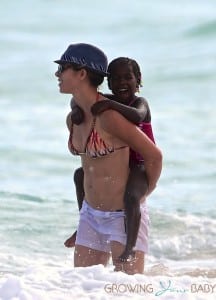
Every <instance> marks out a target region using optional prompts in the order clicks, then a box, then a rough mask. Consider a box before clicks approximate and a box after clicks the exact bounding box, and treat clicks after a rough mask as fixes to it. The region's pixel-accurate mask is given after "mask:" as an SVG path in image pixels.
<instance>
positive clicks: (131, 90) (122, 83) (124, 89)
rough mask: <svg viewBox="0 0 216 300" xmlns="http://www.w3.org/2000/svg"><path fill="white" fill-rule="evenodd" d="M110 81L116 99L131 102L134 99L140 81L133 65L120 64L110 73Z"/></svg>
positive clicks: (126, 102)
mask: <svg viewBox="0 0 216 300" xmlns="http://www.w3.org/2000/svg"><path fill="white" fill-rule="evenodd" d="M109 82H110V88H111V90H112V93H113V94H114V96H115V99H116V101H118V102H121V103H123V104H129V103H130V102H131V100H133V98H134V95H135V93H136V92H137V87H138V82H137V78H136V77H135V74H134V72H133V68H132V66H131V65H128V64H118V65H117V66H116V67H115V69H114V71H113V72H112V74H111V75H110V79H109Z"/></svg>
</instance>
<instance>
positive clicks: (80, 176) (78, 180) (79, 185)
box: [64, 168, 85, 248]
mask: <svg viewBox="0 0 216 300" xmlns="http://www.w3.org/2000/svg"><path fill="white" fill-rule="evenodd" d="M83 181H84V172H83V168H79V169H76V170H75V172H74V183H75V188H76V196H77V202H78V207H79V210H80V209H81V208H82V203H83V199H84V195H85V192H84V187H83ZM75 241H76V231H75V232H74V233H73V234H72V235H71V236H70V237H69V238H68V239H67V240H66V241H65V242H64V245H65V247H68V248H72V247H74V246H75Z"/></svg>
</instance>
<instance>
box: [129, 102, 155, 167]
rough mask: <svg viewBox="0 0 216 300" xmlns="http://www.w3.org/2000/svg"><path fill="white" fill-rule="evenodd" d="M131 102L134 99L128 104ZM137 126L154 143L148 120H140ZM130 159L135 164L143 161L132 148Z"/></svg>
mask: <svg viewBox="0 0 216 300" xmlns="http://www.w3.org/2000/svg"><path fill="white" fill-rule="evenodd" d="M133 102H134V101H132V102H131V103H130V104H129V106H131V105H132V104H133ZM138 127H139V128H140V129H141V130H142V132H144V133H145V134H146V135H147V137H148V138H149V139H150V140H151V141H152V142H153V143H154V144H155V139H154V134H153V130H152V126H151V123H150V122H140V123H139V124H138ZM130 161H132V162H134V163H135V164H143V163H144V160H143V157H142V156H141V155H140V154H139V153H137V152H135V151H133V150H132V149H130Z"/></svg>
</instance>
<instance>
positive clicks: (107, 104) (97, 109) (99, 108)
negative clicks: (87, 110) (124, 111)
mask: <svg viewBox="0 0 216 300" xmlns="http://www.w3.org/2000/svg"><path fill="white" fill-rule="evenodd" d="M108 109H111V101H110V100H103V101H99V102H96V103H95V104H93V105H92V107H91V112H92V114H93V116H96V115H99V114H101V113H102V112H104V111H105V110H108Z"/></svg>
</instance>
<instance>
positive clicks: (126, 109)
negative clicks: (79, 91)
mask: <svg viewBox="0 0 216 300" xmlns="http://www.w3.org/2000/svg"><path fill="white" fill-rule="evenodd" d="M108 109H113V110H116V111H117V112H119V113H120V114H121V115H123V116H124V117H125V118H126V119H127V120H128V121H130V122H132V123H134V124H138V123H140V122H141V121H144V120H145V118H146V116H147V114H148V113H149V108H148V105H147V102H146V101H145V99H144V98H140V97H139V98H138V97H137V99H136V100H135V107H131V106H128V105H125V104H122V103H119V102H116V101H114V100H103V101H99V102H97V103H95V104H94V105H93V106H92V108H91V111H92V114H93V115H98V114H101V113H102V112H104V111H105V110H108Z"/></svg>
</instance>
